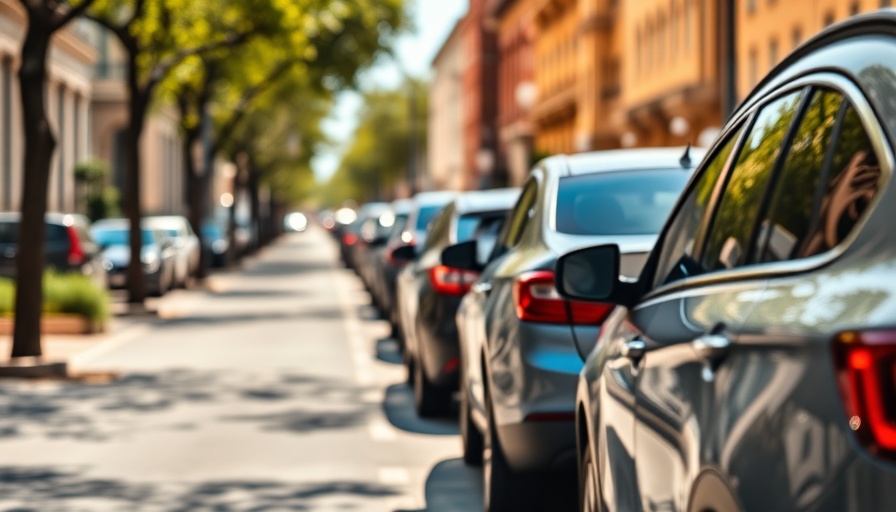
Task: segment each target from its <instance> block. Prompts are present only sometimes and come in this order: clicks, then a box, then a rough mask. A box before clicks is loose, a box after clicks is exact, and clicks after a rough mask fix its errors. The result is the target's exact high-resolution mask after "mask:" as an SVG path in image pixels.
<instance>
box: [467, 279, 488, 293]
mask: <svg viewBox="0 0 896 512" xmlns="http://www.w3.org/2000/svg"><path fill="white" fill-rule="evenodd" d="M471 291H472V292H473V293H488V292H490V291H492V283H489V282H488V281H483V282H481V283H476V284H474V285H473V288H471Z"/></svg>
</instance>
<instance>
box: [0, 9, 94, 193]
mask: <svg viewBox="0 0 896 512" xmlns="http://www.w3.org/2000/svg"><path fill="white" fill-rule="evenodd" d="M26 23H27V19H26V14H25V12H24V9H23V8H22V7H21V5H20V3H19V2H18V1H17V0H0V210H18V209H19V208H20V203H21V190H22V181H23V174H22V165H23V159H24V135H23V119H22V105H21V98H20V96H19V83H18V75H17V73H18V68H19V52H20V50H21V44H22V43H21V42H22V39H23V38H24V36H25V26H26ZM89 30H90V28H89V26H88V25H87V24H82V23H80V22H76V23H73V24H71V25H69V26H68V27H66V28H65V29H64V30H62V31H60V32H59V33H58V34H56V36H55V37H54V38H53V41H52V46H51V48H50V53H49V56H48V59H47V68H48V80H47V88H46V91H47V94H46V109H47V117H48V118H49V121H50V125H51V126H52V127H53V130H54V133H55V135H56V142H57V143H56V151H55V153H54V156H53V162H52V168H51V175H50V186H49V191H48V193H49V196H48V201H49V202H48V208H49V209H50V210H56V211H74V209H75V207H76V205H75V178H74V168H75V166H76V165H78V164H79V163H82V162H84V161H86V160H89V159H90V158H91V140H90V123H91V119H90V103H91V99H92V96H93V86H92V83H91V77H92V74H93V66H94V65H95V63H96V61H97V58H98V56H97V51H96V49H95V48H94V47H93V46H92V45H91V44H90V43H89V38H88V37H87V36H88V34H87V32H88V31H89Z"/></svg>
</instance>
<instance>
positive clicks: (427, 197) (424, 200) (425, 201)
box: [412, 190, 458, 206]
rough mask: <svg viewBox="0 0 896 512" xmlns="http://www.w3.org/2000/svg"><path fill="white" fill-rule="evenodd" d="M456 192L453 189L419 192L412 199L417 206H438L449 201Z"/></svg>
mask: <svg viewBox="0 0 896 512" xmlns="http://www.w3.org/2000/svg"><path fill="white" fill-rule="evenodd" d="M457 194H458V193H457V192H455V191H453V190H439V191H429V192H420V193H418V194H417V195H415V196H414V197H413V199H412V200H413V201H414V204H416V205H417V206H440V205H445V204H448V203H450V202H451V200H452V199H454V198H455V196H457Z"/></svg>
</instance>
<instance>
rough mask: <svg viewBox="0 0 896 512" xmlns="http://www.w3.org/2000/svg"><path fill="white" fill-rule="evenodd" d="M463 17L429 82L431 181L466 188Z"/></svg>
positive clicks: (445, 186) (439, 185) (437, 185)
mask: <svg viewBox="0 0 896 512" xmlns="http://www.w3.org/2000/svg"><path fill="white" fill-rule="evenodd" d="M463 28H464V20H460V21H458V22H457V24H456V25H455V26H454V29H453V30H452V31H451V34H450V35H449V36H448V39H447V40H446V41H445V44H444V45H442V48H441V49H440V50H439V52H438V53H437V54H436V56H435V58H434V59H433V62H432V68H433V75H432V81H431V82H430V86H429V95H430V102H429V129H428V130H427V137H428V141H427V144H428V145H429V153H428V154H429V157H428V158H429V162H428V168H429V180H430V183H429V185H430V186H431V187H432V188H435V189H443V190H460V189H462V188H464V185H465V183H464V177H465V176H466V175H467V174H468V172H467V171H466V167H465V165H466V162H465V160H464V156H465V153H464V118H463V115H464V104H463V101H462V98H463V97H464V94H463V80H462V78H463V71H464V61H465V54H464V49H465V45H464V32H463Z"/></svg>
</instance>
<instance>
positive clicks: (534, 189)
mask: <svg viewBox="0 0 896 512" xmlns="http://www.w3.org/2000/svg"><path fill="white" fill-rule="evenodd" d="M537 199H538V181H537V180H535V178H531V179H530V180H529V182H528V183H526V186H525V187H524V188H523V191H522V193H520V198H519V199H518V200H517V202H516V206H514V207H513V210H511V211H510V214H509V215H508V216H507V221H506V223H505V224H504V229H503V230H502V232H501V236H500V237H499V238H498V243H497V244H495V250H494V251H493V252H492V255H491V257H490V258H489V259H490V260H493V259H495V258H497V257H499V256H501V255H502V254H504V253H505V252H507V251H509V250H510V249H512V248H514V247H516V245H517V244H518V243H520V239H521V238H522V237H523V233H524V232H525V231H526V226H527V225H528V224H529V220H530V219H531V217H532V214H531V212H532V209H533V208H534V207H535V201H536V200H537Z"/></svg>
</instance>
